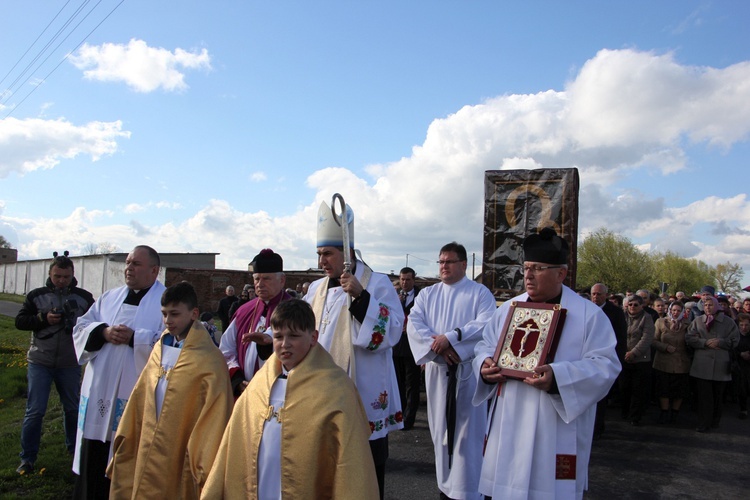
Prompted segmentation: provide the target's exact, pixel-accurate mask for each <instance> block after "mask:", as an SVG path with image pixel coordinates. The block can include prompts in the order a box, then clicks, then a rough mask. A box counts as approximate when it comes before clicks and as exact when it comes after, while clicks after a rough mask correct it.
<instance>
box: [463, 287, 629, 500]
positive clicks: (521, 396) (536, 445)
mask: <svg viewBox="0 0 750 500" xmlns="http://www.w3.org/2000/svg"><path fill="white" fill-rule="evenodd" d="M514 300H516V301H518V302H524V301H527V300H528V294H523V295H520V296H518V297H516V298H515V299H514ZM560 304H561V306H562V307H563V308H564V309H566V310H567V315H566V318H565V325H564V327H563V330H562V334H561V336H560V341H559V344H558V347H557V352H556V354H555V358H554V362H553V363H551V364H550V366H551V367H552V370H553V371H554V374H555V380H556V382H557V388H558V390H559V392H560V394H549V393H547V392H544V391H540V390H539V389H536V388H534V387H532V386H530V385H528V384H525V383H524V382H523V381H519V380H508V381H507V382H505V383H504V384H503V385H502V386H501V388H500V395H499V396H498V397H497V398H496V403H495V407H494V409H493V410H492V411H491V412H490V415H491V417H490V422H489V436H488V438H487V447H486V450H485V455H484V463H483V464H482V477H481V479H480V482H479V491H480V492H481V493H482V494H484V495H489V496H492V497H493V498H502V499H503V500H506V499H527V498H529V499H554V498H581V497H582V496H583V491H584V490H585V489H586V488H587V486H588V465H589V457H590V455H591V439H592V435H593V429H594V417H595V414H596V403H597V402H598V401H599V400H600V399H602V398H603V397H604V396H606V394H607V392H608V391H609V389H610V387H611V386H612V384H613V383H614V381H615V379H616V378H617V374H618V373H620V368H621V367H620V362H619V361H618V360H617V354H616V353H615V343H616V340H615V334H614V331H613V330H612V325H611V323H610V322H609V320H608V319H607V316H606V315H605V314H604V312H603V311H602V310H601V308H600V307H599V306H597V305H596V304H594V303H593V302H591V301H589V300H585V299H583V298H581V297H579V296H578V294H576V293H575V292H574V291H573V290H571V289H570V288H568V287H566V286H563V293H562V299H561V302H560ZM509 309H510V301H508V302H506V303H505V304H503V305H502V306H500V308H498V310H497V312H496V313H495V315H494V317H493V318H492V320H491V322H490V323H489V324H488V325H487V327H486V328H485V330H484V335H483V337H484V338H483V339H482V341H481V342H480V343H479V344H477V347H476V358H475V359H474V371H475V373H476V375H477V377H478V378H479V382H478V383H477V390H476V394H475V395H474V404H475V405H481V407H482V408H484V402H485V401H487V400H488V399H490V398H491V397H492V396H493V395H495V394H496V393H497V385H496V384H487V383H485V382H484V381H483V380H481V375H480V372H479V369H480V367H481V365H482V362H483V361H484V360H485V359H486V358H488V357H490V358H491V357H493V355H494V353H495V348H496V347H497V343H498V341H499V337H500V335H501V331H502V328H503V326H504V325H505V320H506V316H507V313H508V310H509ZM558 464H559V466H558ZM566 468H567V474H566V473H565V472H566ZM556 473H560V474H561V475H562V476H567V479H563V478H560V479H556Z"/></svg>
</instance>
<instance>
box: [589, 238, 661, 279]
mask: <svg viewBox="0 0 750 500" xmlns="http://www.w3.org/2000/svg"><path fill="white" fill-rule="evenodd" d="M651 269H652V262H651V258H650V256H649V255H648V254H647V253H645V252H643V251H641V250H639V249H638V248H637V247H636V246H635V245H633V243H632V242H631V241H630V240H629V239H628V238H626V237H624V236H622V235H619V234H615V233H613V232H612V231H609V230H608V229H606V228H599V229H597V230H596V231H594V232H593V233H591V234H590V235H589V236H588V237H587V238H586V239H585V240H584V241H583V243H581V244H580V245H579V246H578V277H577V281H578V285H579V286H591V285H593V284H594V283H597V282H601V283H604V284H605V285H607V287H609V289H610V290H612V291H616V292H624V291H625V290H628V289H630V290H637V289H638V288H643V287H644V286H646V285H648V284H650V283H652V282H653V281H654V280H653V274H652V272H651Z"/></svg>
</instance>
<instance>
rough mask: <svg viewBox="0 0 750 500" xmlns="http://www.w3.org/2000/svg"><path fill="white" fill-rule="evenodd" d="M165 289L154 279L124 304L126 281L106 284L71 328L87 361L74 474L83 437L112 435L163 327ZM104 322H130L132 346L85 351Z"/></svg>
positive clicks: (102, 438) (82, 361)
mask: <svg viewBox="0 0 750 500" xmlns="http://www.w3.org/2000/svg"><path fill="white" fill-rule="evenodd" d="M164 290H165V287H164V285H162V284H161V283H160V282H159V281H156V282H155V283H154V284H153V285H152V286H151V288H150V289H149V290H148V292H146V295H145V296H144V297H143V298H142V299H141V302H140V304H139V305H138V306H132V305H128V304H123V302H124V301H125V298H126V297H127V295H128V291H129V289H128V287H126V286H123V287H120V288H115V289H113V290H108V291H106V292H104V294H102V296H101V297H99V299H98V300H97V301H96V302H95V303H94V305H93V306H91V309H89V310H88V312H87V313H86V314H84V315H83V316H81V317H80V318H78V322H77V323H76V326H75V328H74V329H73V342H74V344H75V349H76V355H77V356H78V363H79V364H81V365H83V364H86V363H88V364H87V365H86V369H85V371H84V375H83V382H82V384H81V400H80V403H79V406H78V432H77V434H76V451H75V456H74V458H73V472H75V473H76V474H80V470H79V466H80V454H81V442H82V440H83V438H86V439H96V440H99V441H101V442H107V441H113V440H114V437H115V432H116V431H117V424H118V423H119V421H120V417H122V412H123V411H124V410H125V403H127V401H128V399H129V398H130V393H131V392H133V387H134V386H135V383H136V381H137V380H138V376H139V375H140V373H141V371H143V368H144V367H145V366H146V362H147V361H148V358H149V356H150V355H151V349H153V347H154V345H155V344H156V342H158V340H159V337H160V336H161V332H162V331H164V323H163V322H162V315H161V296H162V293H164ZM102 323H106V324H108V325H110V326H113V325H119V324H123V325H127V326H128V327H130V328H131V329H132V330H133V331H134V333H133V347H130V346H129V345H127V344H120V345H115V344H111V343H109V342H106V343H105V344H104V345H103V346H102V348H101V349H99V350H98V351H92V352H89V351H87V350H86V342H87V341H88V339H89V335H90V334H91V332H92V331H93V330H94V329H95V328H96V327H98V326H99V325H101V324H102ZM110 453H111V450H110Z"/></svg>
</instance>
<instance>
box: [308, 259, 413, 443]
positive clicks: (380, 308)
mask: <svg viewBox="0 0 750 500" xmlns="http://www.w3.org/2000/svg"><path fill="white" fill-rule="evenodd" d="M364 270H365V265H364V264H362V263H361V262H358V263H357V267H356V269H355V272H354V275H355V276H356V277H357V279H358V280H360V282H361V281H362V275H363V274H364ZM325 283H328V280H327V279H326V278H323V279H319V280H317V281H314V282H313V283H312V284H311V285H310V288H309V290H308V292H307V295H305V301H307V302H309V303H310V304H311V305H313V310H315V300H316V295H317V294H318V288H319V287H320V286H321V285H323V284H325ZM365 288H366V289H367V292H368V293H369V294H370V303H369V305H368V307H367V314H366V315H365V318H364V321H363V322H362V323H361V324H360V323H359V321H357V320H356V319H354V318H352V319H351V344H352V357H353V358H354V365H355V366H356V372H355V376H354V377H353V379H354V382H355V384H356V385H357V390H358V391H359V395H360V397H361V398H362V404H364V406H365V411H366V412H367V418H368V420H369V421H370V429H371V430H372V434H371V435H370V440H374V439H379V438H383V437H385V436H387V435H388V432H389V431H395V430H399V429H402V428H403V427H404V423H403V415H402V412H401V398H400V396H399V392H398V381H397V380H396V369H395V368H394V366H393V346H394V345H396V344H397V343H398V341H399V339H400V338H401V331H402V325H403V324H404V311H403V308H402V307H401V301H400V300H399V298H398V295H397V294H396V290H395V289H394V288H393V283H391V281H390V280H389V279H388V277H387V276H386V275H384V274H380V273H372V275H371V276H370V279H369V281H368V283H367V286H366V287H365ZM346 296H347V294H346V292H344V290H343V288H341V287H340V286H337V287H332V288H330V289H328V291H327V293H326V296H325V305H324V306H323V307H322V308H321V312H322V317H316V318H315V321H316V323H317V327H318V332H319V336H318V343H319V344H320V345H321V346H323V348H324V349H325V350H326V351H328V352H331V348H332V344H333V335H334V331H335V330H336V325H337V323H338V321H339V320H340V319H341V317H342V311H344V310H346V300H347V299H346ZM343 314H349V312H348V311H347V312H345V313H343ZM348 373H349V376H350V377H351V376H352V373H351V370H348Z"/></svg>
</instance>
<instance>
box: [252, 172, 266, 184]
mask: <svg viewBox="0 0 750 500" xmlns="http://www.w3.org/2000/svg"><path fill="white" fill-rule="evenodd" d="M266 179H268V176H267V175H266V173H265V172H253V173H252V174H250V180H251V181H252V182H263V181H264V180H266Z"/></svg>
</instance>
